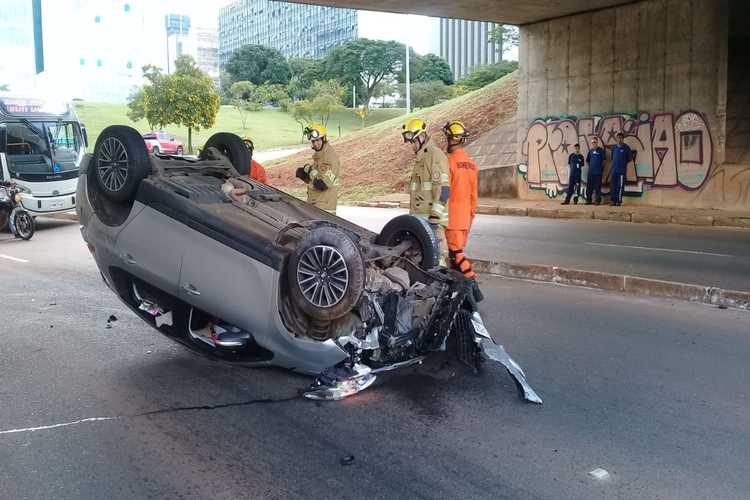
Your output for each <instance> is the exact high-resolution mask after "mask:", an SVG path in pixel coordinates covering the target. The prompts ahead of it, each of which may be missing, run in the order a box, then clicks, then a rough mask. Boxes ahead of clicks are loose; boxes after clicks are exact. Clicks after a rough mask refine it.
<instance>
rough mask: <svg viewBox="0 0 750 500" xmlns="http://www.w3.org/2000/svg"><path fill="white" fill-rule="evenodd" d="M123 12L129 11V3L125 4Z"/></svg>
mask: <svg viewBox="0 0 750 500" xmlns="http://www.w3.org/2000/svg"><path fill="white" fill-rule="evenodd" d="M125 12H130V4H129V3H126V4H125Z"/></svg>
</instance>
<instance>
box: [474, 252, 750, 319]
mask: <svg viewBox="0 0 750 500" xmlns="http://www.w3.org/2000/svg"><path fill="white" fill-rule="evenodd" d="M471 265H472V268H473V269H474V270H475V271H477V272H480V273H488V274H496V275H498V276H503V277H507V278H521V279H528V280H532V281H541V282H548V283H558V284H562V285H571V286H581V287H586V288H596V289H599V290H611V291H615V292H624V293H629V294H632V295H645V296H648V297H661V298H669V299H678V300H686V301H689V302H700V303H704V304H711V305H716V306H726V307H735V308H738V309H750V292H741V291H738V290H725V289H723V288H717V287H712V286H704V285H694V284H691V283H678V282H675V281H664V280H657V279H651V278H641V277H638V276H627V275H624V274H610V273H603V272H598V271H584V270H581V269H569V268H563V267H557V266H547V265H538V264H515V263H512V262H493V261H490V260H482V259H471Z"/></svg>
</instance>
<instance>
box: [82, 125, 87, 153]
mask: <svg viewBox="0 0 750 500" xmlns="http://www.w3.org/2000/svg"><path fill="white" fill-rule="evenodd" d="M81 134H82V135H83V147H85V148H87V147H89V134H88V133H87V132H86V127H84V126H83V125H81Z"/></svg>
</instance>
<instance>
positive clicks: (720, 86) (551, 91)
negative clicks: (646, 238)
mask: <svg viewBox="0 0 750 500" xmlns="http://www.w3.org/2000/svg"><path fill="white" fill-rule="evenodd" d="M729 5H730V0H646V1H643V2H638V3H633V4H627V5H623V6H620V7H616V8H611V9H607V10H600V11H596V12H591V13H586V14H581V15H576V16H569V17H565V18H560V19H555V20H551V21H547V22H542V23H537V24H530V25H525V26H522V27H521V44H520V54H519V58H520V81H519V97H518V118H519V131H518V146H519V153H518V162H519V174H518V177H517V181H518V190H519V196H520V197H522V198H529V199H538V198H544V197H554V196H557V195H558V193H560V192H561V191H562V190H563V189H564V188H565V186H566V185H567V177H568V174H567V155H568V153H569V152H572V150H573V148H572V144H574V143H576V142H579V143H581V146H582V149H583V150H584V151H583V152H584V154H585V153H586V151H587V150H588V145H589V141H590V139H591V137H593V136H599V137H600V141H603V142H604V144H605V145H611V144H612V143H613V142H614V140H615V139H614V134H615V133H616V132H619V131H622V132H623V133H625V135H626V136H627V138H626V142H628V143H629V144H630V145H631V147H633V149H634V150H635V151H636V153H637V156H636V159H635V161H634V162H631V165H630V166H629V168H628V176H627V180H628V185H627V187H626V194H627V195H629V199H628V200H627V202H628V203H638V204H649V205H660V206H696V207H698V206H700V207H715V208H736V207H738V206H740V207H743V208H750V192H747V193H746V194H745V195H743V194H742V193H743V192H744V191H750V189H748V190H745V188H744V187H743V186H744V184H743V185H741V186H739V187H738V186H733V185H731V181H727V180H726V179H728V178H734V179H736V180H737V179H738V181H737V182H740V183H744V182H750V180H743V179H744V177H743V175H744V174H742V172H740V171H738V172H734V171H732V172H726V173H725V174H721V175H719V177H720V178H719V177H717V175H716V174H717V173H719V172H720V171H721V170H722V164H723V162H724V159H725V153H726V142H727V141H726V113H727V109H726V108H727V72H728V62H727V60H728V25H729V24H728V19H729ZM740 169H741V168H740ZM737 174H740V176H739V177H737ZM728 183H729V184H728ZM727 189H729V190H731V191H732V193H734V191H736V190H737V189H739V192H740V195H738V196H734V195H732V196H724V194H723V192H724V191H725V190H727ZM605 190H606V187H605ZM704 191H705V192H704Z"/></svg>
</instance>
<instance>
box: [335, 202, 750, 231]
mask: <svg viewBox="0 0 750 500" xmlns="http://www.w3.org/2000/svg"><path fill="white" fill-rule="evenodd" d="M342 205H348V206H354V207H367V208H407V209H408V208H409V203H408V202H404V201H402V202H396V201H376V202H373V201H359V202H351V203H342ZM477 213H478V214H484V215H512V216H517V217H542V218H546V219H585V220H591V219H594V220H607V221H616V222H631V223H638V224H676V225H680V226H701V227H711V226H713V227H725V228H726V227H731V228H741V229H750V217H741V216H725V215H716V216H714V215H674V214H669V213H658V212H628V211H625V210H622V209H621V208H620V209H616V208H608V207H597V208H591V209H584V210H567V209H558V208H540V207H528V208H525V207H503V206H496V205H479V206H478V207H477Z"/></svg>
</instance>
